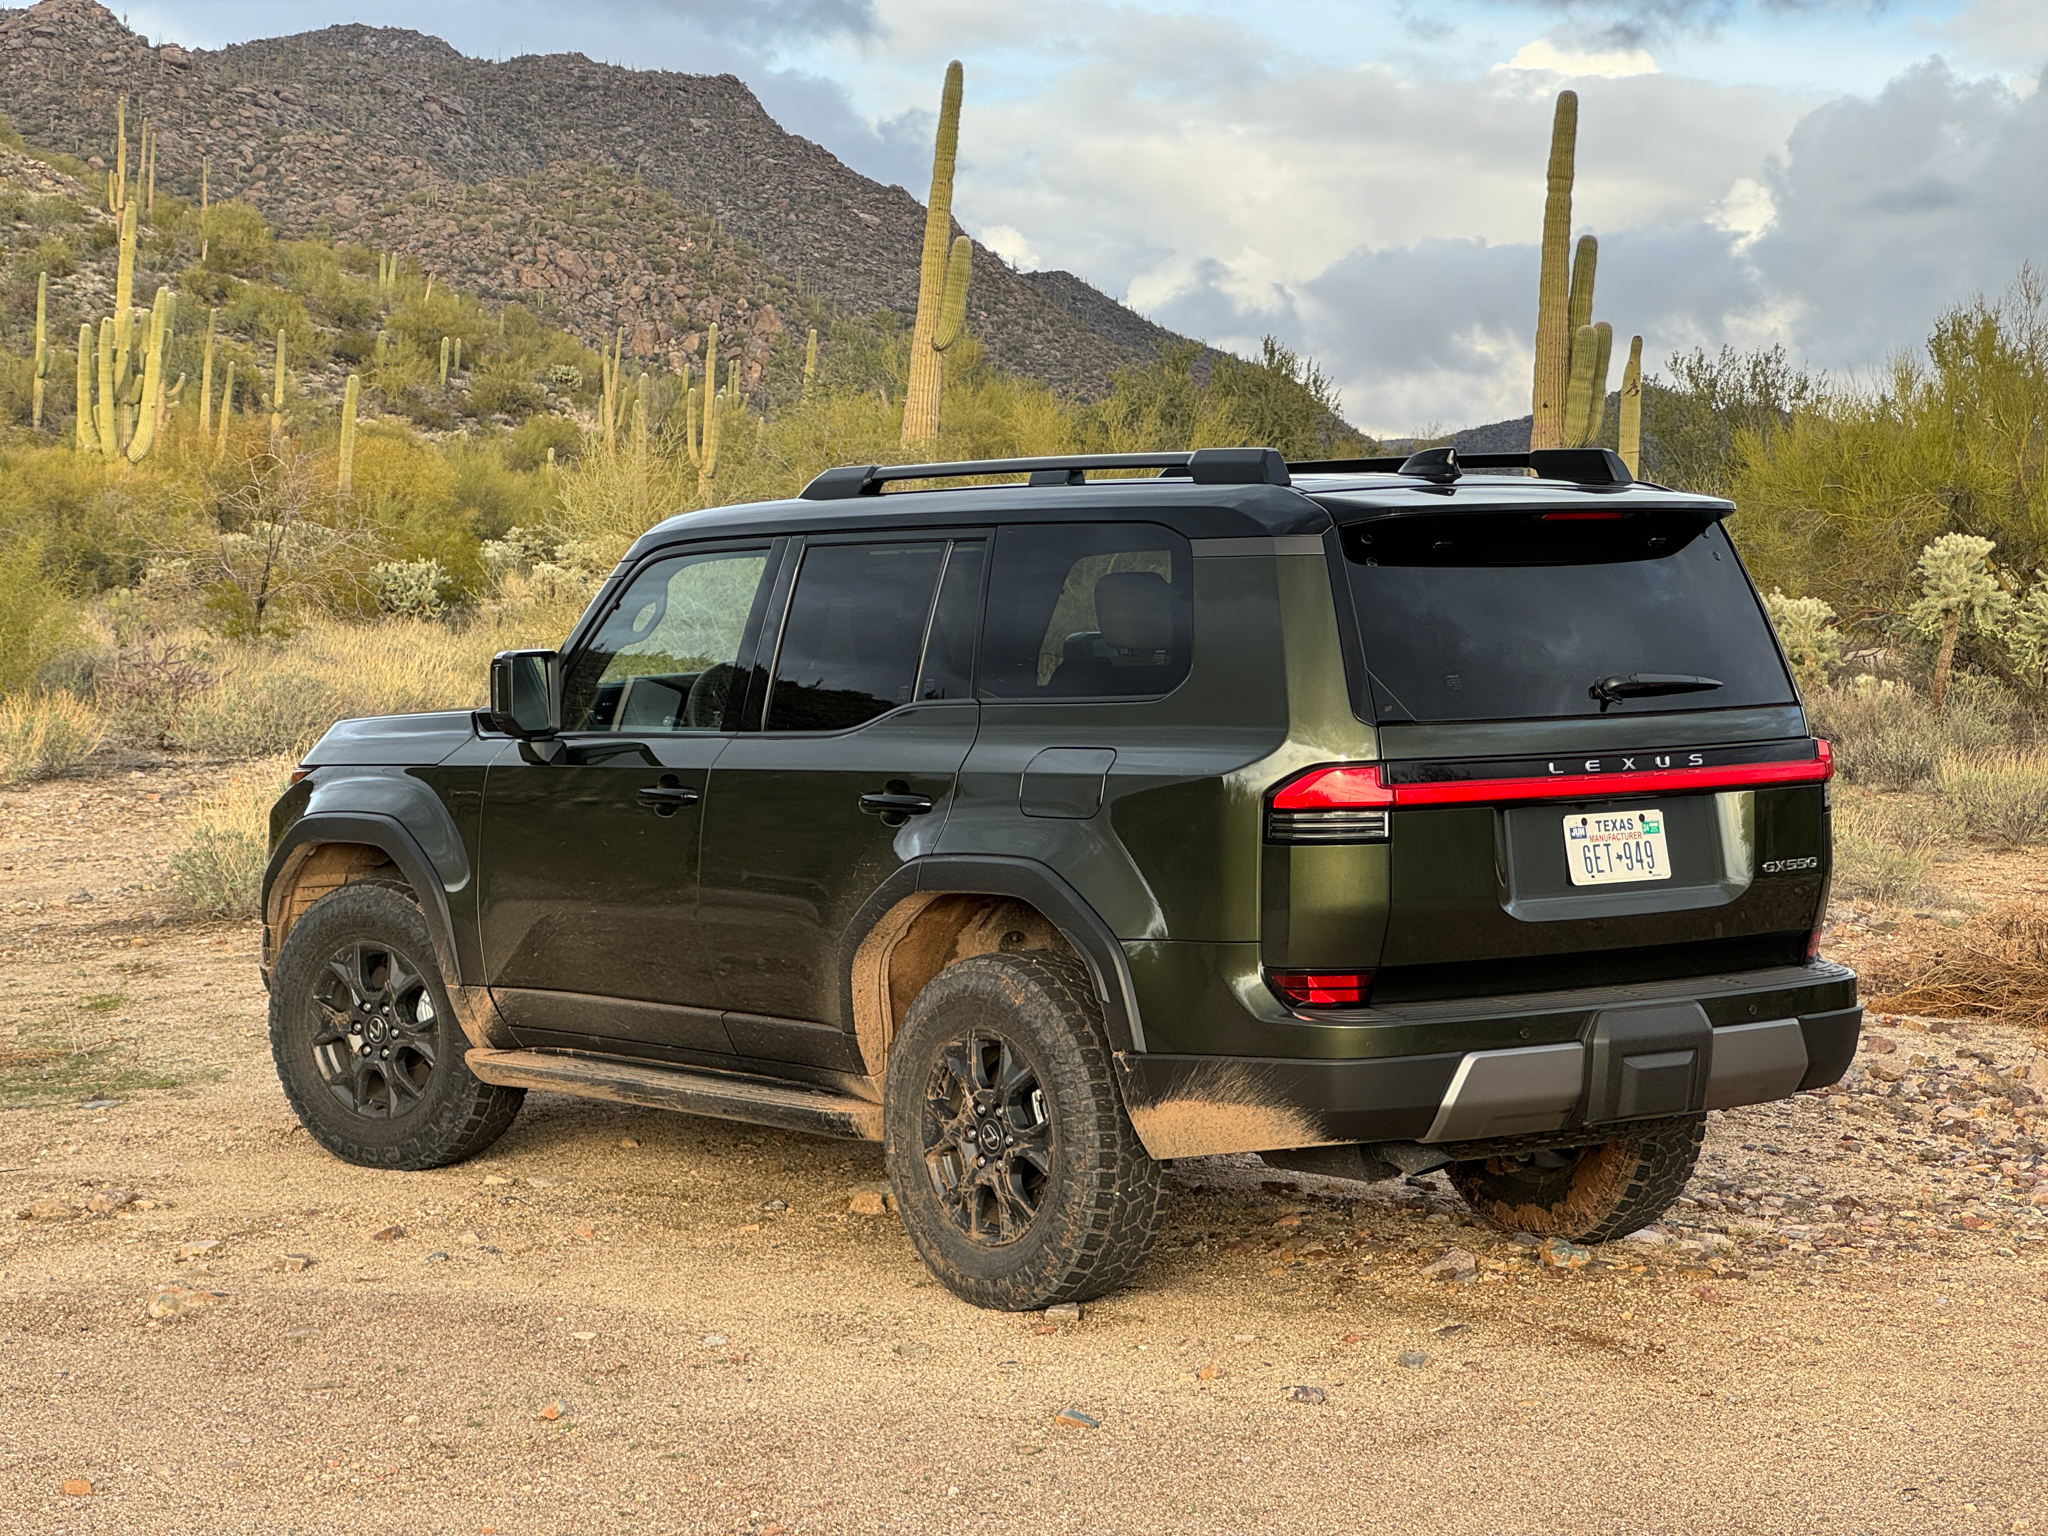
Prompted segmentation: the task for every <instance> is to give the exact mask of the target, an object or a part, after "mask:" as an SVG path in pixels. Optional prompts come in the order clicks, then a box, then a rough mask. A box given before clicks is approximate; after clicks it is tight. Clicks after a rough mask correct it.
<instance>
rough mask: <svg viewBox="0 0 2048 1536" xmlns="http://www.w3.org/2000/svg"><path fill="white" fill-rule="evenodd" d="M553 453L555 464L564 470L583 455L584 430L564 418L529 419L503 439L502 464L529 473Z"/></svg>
mask: <svg viewBox="0 0 2048 1536" xmlns="http://www.w3.org/2000/svg"><path fill="white" fill-rule="evenodd" d="M550 448H552V449H554V450H555V463H556V464H558V465H561V466H564V467H566V466H567V465H568V464H569V462H570V461H571V460H572V459H575V458H576V457H578V456H579V455H580V454H581V453H582V452H583V429H582V428H581V427H579V426H577V425H576V423H575V422H573V421H571V420H569V419H568V418H567V417H566V416H530V417H528V418H527V419H526V421H525V422H524V423H522V424H521V426H520V427H519V430H518V431H516V432H514V433H512V435H511V436H509V437H507V438H506V439H505V465H506V467H507V468H508V469H514V470H518V471H520V472H522V473H525V474H531V473H532V472H533V471H534V470H536V469H539V468H540V467H541V466H542V465H543V464H545V463H546V462H547V460H548V450H549V449H550Z"/></svg>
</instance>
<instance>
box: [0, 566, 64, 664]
mask: <svg viewBox="0 0 2048 1536" xmlns="http://www.w3.org/2000/svg"><path fill="white" fill-rule="evenodd" d="M77 637H78V620H77V616H76V614H75V613H74V612H73V610H72V606H71V602H70V600H69V599H68V598H67V597H66V596H65V595H64V591H63V589H62V588H61V587H59V586H58V585H57V583H56V582H54V581H52V580H51V579H50V577H49V576H48V574H47V573H46V572H45V571H44V569H43V551H42V547H41V545H40V544H38V543H34V542H31V541H30V540H27V539H17V540H15V541H14V542H13V544H11V545H6V546H0V692H16V691H19V690H22V689H26V688H28V687H29V686H31V685H32V684H33V683H34V682H35V680H36V678H37V676H38V675H39V674H40V673H41V672H42V670H43V669H44V668H45V667H47V666H48V665H49V664H50V663H51V662H53V661H55V660H56V659H57V658H58V657H59V656H60V655H61V654H63V652H64V651H65V650H66V649H67V648H69V647H70V646H72V645H73V644H75V643H76V641H77Z"/></svg>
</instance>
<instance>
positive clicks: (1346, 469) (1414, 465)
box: [1287, 448, 1635, 485]
mask: <svg viewBox="0 0 2048 1536" xmlns="http://www.w3.org/2000/svg"><path fill="white" fill-rule="evenodd" d="M1287 468H1288V469H1289V470H1290V471H1291V472H1292V473H1294V474H1297V475H1358V474H1365V475H1413V476H1415V477H1417V478H1419V479H1423V480H1434V481H1437V482H1438V483H1440V484H1447V483H1448V482H1450V481H1452V480H1456V479H1457V478H1458V477H1459V476H1460V475H1462V474H1463V473H1464V472H1465V471H1466V470H1468V469H1532V470H1534V471H1535V472H1536V474H1537V475H1538V476H1539V477H1540V478H1542V479H1545V480H1570V481H1573V482H1575V483H1577V484H1579V485H1633V484H1634V483H1635V476H1633V475H1631V474H1630V473H1629V472H1628V466H1627V465H1626V464H1624V463H1623V462H1622V461H1621V455H1620V454H1618V453H1614V452H1612V451H1610V450H1608V449H1606V448H1531V449H1529V450H1528V451H1527V452H1526V453H1460V452H1459V451H1458V450H1457V449H1455V448H1424V449H1422V450H1421V451H1420V452H1418V453H1411V454H1409V455H1408V457H1407V458H1405V459H1312V460H1304V461H1298V462H1295V463H1291V464H1289V465H1288V466H1287Z"/></svg>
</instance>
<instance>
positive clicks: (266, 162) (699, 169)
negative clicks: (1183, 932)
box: [0, 0, 1175, 395]
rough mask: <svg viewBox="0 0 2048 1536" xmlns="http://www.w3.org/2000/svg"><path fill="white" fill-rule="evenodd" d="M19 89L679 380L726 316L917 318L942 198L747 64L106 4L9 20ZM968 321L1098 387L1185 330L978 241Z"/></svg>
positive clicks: (41, 119)
mask: <svg viewBox="0 0 2048 1536" xmlns="http://www.w3.org/2000/svg"><path fill="white" fill-rule="evenodd" d="M0 82H4V84H0V111H4V112H5V113H7V114H8V115H9V116H10V117H11V118H12V119H13V121H14V123H15V126H16V127H17V128H18V129H19V130H20V131H21V132H22V133H23V134H25V135H26V136H27V137H28V138H29V139H30V140H31V141H33V142H35V143H38V144H42V145H45V146H48V147H49V148H52V149H55V150H59V151H62V152H65V153H68V154H74V155H77V156H80V157H81V158H88V159H89V158H90V157H94V156H104V155H106V154H107V153H109V146H110V145H111V142H112V135H113V123H114V104H115V101H116V98H117V97H118V96H120V95H121V94H122V93H126V94H127V95H128V97H129V100H130V106H129V111H130V119H129V121H130V123H131V125H133V124H134V123H135V122H136V121H137V119H138V118H139V117H143V116H146V117H148V118H149V119H150V121H151V124H152V126H153V127H154V128H155V129H156V130H158V131H159V132H160V133H161V140H160V148H159V152H158V167H159V169H158V177H159V183H160V185H163V186H164V187H166V189H168V190H173V191H175V192H177V193H178V194H179V195H181V196H185V197H190V198H197V196H198V195H199V181H200V169H201V163H202V160H203V161H204V162H205V163H206V165H207V166H208V169H209V178H210V186H211V193H212V195H213V196H214V197H217V198H219V197H239V198H244V199H246V200H248V201H249V202H251V203H253V204H255V205H256V206H257V207H258V208H260V209H262V210H263V212H264V214H265V216H266V217H268V218H269V219H271V220H272V221H273V222H274V223H275V224H276V225H277V226H278V227H279V228H280V229H282V230H284V231H286V232H287V233H294V234H320V235H323V236H326V237H329V238H332V239H336V240H343V241H350V242H360V243H362V244H365V245H369V246H374V247H376V248H377V249H380V250H395V251H400V252H403V253H406V254H408V255H410V256H412V257H414V258H415V259H417V260H418V261H419V262H420V263H421V265H422V266H423V267H424V268H426V269H427V270H430V271H437V272H445V273H446V274H447V275H448V276H449V277H451V278H453V279H455V280H458V281H460V282H461V283H462V284H463V286H465V287H467V288H470V289H472V290H473V291H476V292H478V293H480V294H482V295H484V296H485V297H488V298H499V299H513V298H517V299H520V300H522V301H524V302H526V303H527V304H529V305H531V306H533V307H535V308H537V309H539V310H540V311H541V312H542V313H544V314H547V315H548V316H549V317H550V318H552V319H554V320H555V321H556V322H557V323H560V324H563V325H565V326H566V327H568V328H570V329H572V330H575V331H577V332H579V333H580V334H582V335H584V336H586V337H590V338H592V339H595V338H596V337H598V336H600V335H606V334H609V333H610V332H611V330H612V329H613V327H615V326H623V327H625V329H626V332H627V338H628V340H627V347H628V350H629V351H630V352H631V353H632V354H633V355H635V356H638V357H641V358H643V359H648V360H654V359H661V358H665V359H666V360H667V361H668V362H669V364H670V366H676V365H679V364H680V363H681V362H682V361H683V359H684V358H685V357H687V356H688V355H689V354H690V353H691V352H693V351H694V350H695V346H696V341H697V335H698V333H699V332H700V331H701V329H702V327H703V326H704V325H705V324H706V323H708V322H709V321H710V320H713V319H717V320H719V321H720V322H721V325H722V326H724V327H726V328H728V329H744V330H747V331H748V332H750V333H752V334H753V335H755V336H756V337H757V338H759V339H760V340H761V341H763V342H765V341H766V340H768V338H769V337H771V336H772V335H773V334H774V333H775V332H777V331H779V330H780V329H781V328H782V327H783V326H784V325H785V324H786V323H788V321H787V317H788V314H789V311H790V309H791V308H792V306H793V305H798V304H800V303H802V302H803V301H805V300H814V301H819V302H822V303H824V304H826V305H829V306H832V307H834V308H837V309H839V310H842V311H845V312H851V313H854V314H867V313H872V312H875V311H879V310H890V311H894V312H896V313H898V314H902V315H906V316H907V315H908V314H910V313H911V312H912V311H913V310H914V309H915V306H916V299H917V294H916V286H917V260H918V249H919V242H920V240H921V238H922V233H923V226H924V210H923V208H922V206H921V205H920V204H918V202H917V201H916V200H915V199H914V198H912V197H911V196H910V195H909V194H907V193H905V192H904V191H903V190H902V189H901V188H898V187H884V186H881V185H879V184H877V183H875V182H873V181H870V180H869V179H868V178H866V177H864V176H861V175H859V174H858V173H856V172H855V171H853V170H851V169H849V168H848V167H847V166H845V165H843V164H842V163H841V162H840V161H839V160H837V159H836V158H834V157H833V156H832V155H831V154H829V153H828V152H827V151H825V150H824V149H822V148H820V147H819V146H818V145H816V144H814V143H812V142H810V141H809V140H808V139H802V138H798V137H796V136H794V135H792V134H789V133H785V132H784V131H783V130H782V129H781V128H780V127H778V126H777V125H776V124H775V122H774V121H773V120H772V119H771V118H770V117H769V116H768V115H767V113H766V112H765V111H763V110H762V107H761V104H760V103H759V102H758V101H757V100H755V98H754V95H753V93H752V92H751V91H749V90H748V89H747V88H746V86H745V85H743V84H742V83H741V82H740V81H738V80H736V79H734V78H733V77H732V76H730V75H718V76H705V75H682V74H674V73H670V72H667V71H659V70H644V71H636V70H629V69H623V68H618V67H614V66H609V65H599V64H593V63H592V62H590V61H589V60H588V59H585V58H584V57H582V56H581V55H579V54H554V55H548V56H545V57H532V56H530V57H525V58H518V59H512V60H509V61H507V62H504V63H494V62H490V61H488V60H479V59H470V58H465V57H464V56H463V55H461V54H459V53H457V52H456V51H455V50H454V49H453V48H451V47H449V46H448V45H447V44H446V43H443V42H441V41H439V40H438V39H436V38H431V37H426V36H423V35H422V34H420V33H417V32H410V31H402V30H396V29H391V28H373V27H363V26H341V27H330V28H328V29H326V30H324V31H321V32H313V33H306V34H303V35H300V36H296V37H287V38H276V39H270V40H266V41H262V42H253V43H246V44H240V45H237V46H234V47H229V48H224V49H221V50H219V51H217V52H209V51H205V50H198V49H193V50H188V49H185V48H182V47H179V46H177V45H176V44H174V43H164V44H161V45H159V46H156V47H151V46H150V45H149V44H148V43H147V42H146V41H145V40H144V39H143V38H142V37H140V36H138V35H137V34H136V33H134V32H132V31H130V30H129V29H128V28H127V27H125V26H123V25H122V24H121V22H120V21H119V19H117V18H116V17H115V16H114V14H113V13H112V12H110V11H108V10H106V9H105V8H104V7H102V6H100V5H97V4H94V3H92V0H42V3H40V4H38V5H35V6H32V7H30V8H28V9H25V10H12V11H9V10H0ZM969 131H970V132H971V121H970V124H969ZM721 240H723V241H724V242H725V243H726V245H727V246H728V247H732V249H730V250H729V251H728V252H727V253H726V255H725V256H724V258H723V259H721V260H719V261H718V262H717V263H716V265H718V266H719V267H721V268H722V269H723V270H721V271H720V272H719V273H718V274H717V276H718V282H717V283H716V284H715V285H714V284H713V283H712V282H711V281H710V280H709V278H710V276H711V275H712V274H711V273H710V270H709V268H710V266H711V265H712V264H713V263H712V253H713V252H714V250H715V248H716V246H717V245H718V243H719V242H720V241H721ZM970 309H971V312H972V313H971V322H970V323H971V324H972V326H973V328H974V330H975V332H976V334H977V335H979V336H980V337H981V338H982V341H983V343H984V345H985V347H986V349H987V352H988V354H989V355H990V357H991V358H992V359H993V360H994V361H996V362H998V363H1000V364H1001V365H1003V366H1005V367H1008V368H1010V369H1013V370H1015V371H1017V372H1019V373H1022V374H1025V375H1028V376H1031V377H1035V378H1039V379H1043V380H1045V381H1046V382H1047V383H1049V384H1052V385H1054V386H1055V387H1057V388H1059V389H1061V390H1063V391H1067V392H1072V393H1075V394H1081V395H1088V394H1093V393H1095V392H1097V391H1098V390H1100V389H1101V388H1102V387H1103V384H1104V381H1105V380H1106V378H1107V375H1108V374H1109V372H1110V370H1112V369H1113V368H1116V367H1119V366H1122V365H1124V364H1126V363H1130V362H1136V361H1142V360H1144V359H1147V358H1149V357H1151V356H1153V355H1154V354H1155V352H1156V350H1157V348H1158V346H1159V344H1160V343H1161V342H1164V341H1169V340H1172V339H1175V338H1174V337H1173V336H1172V334H1171V333H1170V332H1168V331H1166V330H1164V329H1162V328H1161V327H1159V326H1156V325H1153V324H1152V323H1151V322H1150V321H1148V320H1145V319H1144V318H1143V317H1141V316H1139V315H1137V314H1135V313H1133V312H1132V311H1130V310H1128V309H1126V308H1124V307H1123V306H1122V305H1120V304H1117V303H1116V302H1114V301H1113V300H1111V299H1110V298H1108V297H1107V296H1106V295H1104V294H1102V293H1100V292H1099V291H1097V290H1096V289H1094V288H1091V287H1089V286H1088V285H1087V284H1086V283H1084V282H1082V281H1081V280H1080V279H1078V278H1076V277H1074V276H1072V275H1071V274H1069V273H1065V272H1050V273H1019V272H1014V271H1012V270H1011V269H1010V268H1009V267H1008V266H1006V265H1005V264H1004V263H1003V262H1002V261H1001V260H1000V259H999V258H998V257H996V256H995V255H993V254H992V253H990V252H989V251H987V250H985V249H983V248H981V247H980V246H978V245H977V246H976V248H975V268H974V286H973V289H972V298H971V303H970Z"/></svg>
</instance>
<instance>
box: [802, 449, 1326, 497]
mask: <svg viewBox="0 0 2048 1536" xmlns="http://www.w3.org/2000/svg"><path fill="white" fill-rule="evenodd" d="M1091 469H1156V470H1158V471H1159V472H1160V474H1161V475H1162V476H1166V475H1186V476H1187V477H1188V478H1189V479H1190V480H1192V481H1194V483H1195V484H1196V485H1288V484H1291V483H1292V482H1291V480H1290V479H1289V477H1288V474H1287V461H1286V460H1285V459H1283V458H1281V457H1280V453H1279V450H1278V449H1274V448H1197V449H1196V450H1195V451H1194V452H1192V453H1077V454H1058V455H1055V456H1053V457H1051V458H1042V459H967V460H962V461H960V462H957V463H951V464H843V465H841V466H839V467H838V468H837V469H828V470H826V471H825V472H824V473H823V474H821V475H819V476H818V477H817V478H816V479H815V480H813V481H812V482H811V483H810V484H809V485H807V486H805V487H804V488H803V490H802V491H800V492H799V493H798V494H799V495H800V496H801V497H802V498H803V499H804V500H805V501H843V500H847V499H850V498H852V497H855V496H879V495H881V494H882V489H883V487H884V486H886V485H887V484H888V483H889V482H890V481H892V480H953V479H959V478H963V477H966V476H969V475H1028V476H1029V477H1030V480H1029V483H1030V484H1032V485H1085V484H1087V481H1088V474H1087V472H1088V471H1089V470H1091Z"/></svg>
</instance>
